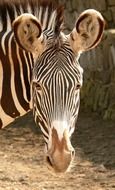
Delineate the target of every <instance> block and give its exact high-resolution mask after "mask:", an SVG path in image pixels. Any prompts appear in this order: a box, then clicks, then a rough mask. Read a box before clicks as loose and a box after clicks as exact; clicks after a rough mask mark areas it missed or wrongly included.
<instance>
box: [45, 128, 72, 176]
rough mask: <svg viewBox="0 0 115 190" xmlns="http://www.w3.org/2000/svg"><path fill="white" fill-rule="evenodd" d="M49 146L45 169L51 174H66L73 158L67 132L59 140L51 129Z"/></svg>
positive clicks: (55, 132)
mask: <svg viewBox="0 0 115 190" xmlns="http://www.w3.org/2000/svg"><path fill="white" fill-rule="evenodd" d="M50 140H51V141H50V145H49V147H48V150H47V154H46V162H47V167H48V169H49V170H51V171H52V172H53V173H65V172H68V171H69V169H70V167H71V163H72V161H73V159H74V156H75V150H74V148H73V147H72V145H71V142H70V138H69V135H68V134H67V131H66V130H65V131H64V134H63V138H62V139H61V140H60V139H59V137H58V133H57V131H56V130H55V128H53V129H52V134H51V139H50Z"/></svg>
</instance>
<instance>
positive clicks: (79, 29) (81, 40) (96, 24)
mask: <svg viewBox="0 0 115 190" xmlns="http://www.w3.org/2000/svg"><path fill="white" fill-rule="evenodd" d="M104 26H105V22H104V19H103V17H102V15H101V14H100V13H99V12H98V11H96V10H94V9H88V10H86V11H84V12H83V13H82V14H81V15H80V16H79V17H78V20H77V22H76V25H75V28H74V29H73V31H72V33H71V34H70V42H71V46H72V47H73V50H74V51H75V52H78V51H81V52H83V51H87V50H89V49H92V48H94V47H95V46H97V45H98V43H99V42H100V40H101V37H102V34H103V30H104Z"/></svg>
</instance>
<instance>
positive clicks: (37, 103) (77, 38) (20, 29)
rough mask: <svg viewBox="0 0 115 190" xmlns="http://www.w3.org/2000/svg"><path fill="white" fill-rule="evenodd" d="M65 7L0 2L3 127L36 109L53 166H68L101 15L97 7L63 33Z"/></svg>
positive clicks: (0, 115) (58, 168)
mask: <svg viewBox="0 0 115 190" xmlns="http://www.w3.org/2000/svg"><path fill="white" fill-rule="evenodd" d="M63 26H64V7H63V6H62V5H56V6H55V5H54V3H52V2H49V1H48V0H46V1H39V0H33V1H32V0H25V1H24V2H23V1H21V0H18V1H16V0H13V1H2V2H1V3H0V128H3V127H5V126H7V125H8V124H9V123H11V122H13V121H14V120H15V119H16V118H17V117H20V116H22V115H24V114H25V113H27V112H28V111H30V110H31V109H32V110H33V117H34V120H35V122H36V124H37V126H39V127H40V128H41V131H42V133H43V137H44V142H45V152H46V153H45V155H46V161H47V165H48V168H49V169H50V170H52V171H53V172H66V171H68V170H69V168H70V165H71V163H72V160H73V159H74V155H75V150H74V148H73V146H72V144H71V136H72V134H73V132H74V130H75V122H76V120H77V117H78V111H79V105H80V89H81V87H82V83H83V69H82V68H81V66H80V64H79V62H78V60H79V57H80V54H81V53H83V52H85V51H88V50H90V49H92V48H94V47H96V46H97V45H98V43H99V42H100V40H101V37H102V34H103V30H104V19H103V17H102V15H101V14H100V13H99V12H98V11H96V10H93V9H88V10H85V11H84V12H83V13H81V14H80V16H79V17H78V18H77V21H76V23H75V27H74V28H73V30H72V31H71V32H70V33H69V34H67V35H66V34H64V31H63V28H64V27H63Z"/></svg>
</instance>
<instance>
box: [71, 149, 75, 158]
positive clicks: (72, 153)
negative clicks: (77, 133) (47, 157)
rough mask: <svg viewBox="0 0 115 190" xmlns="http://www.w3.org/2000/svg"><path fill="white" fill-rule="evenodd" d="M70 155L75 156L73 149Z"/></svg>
mask: <svg viewBox="0 0 115 190" xmlns="http://www.w3.org/2000/svg"><path fill="white" fill-rule="evenodd" d="M71 156H72V157H73V158H74V157H75V150H72V151H71Z"/></svg>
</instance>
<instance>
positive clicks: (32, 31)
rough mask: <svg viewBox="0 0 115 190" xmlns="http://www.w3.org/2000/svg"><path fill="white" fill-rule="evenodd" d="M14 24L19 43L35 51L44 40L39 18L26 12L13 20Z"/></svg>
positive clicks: (25, 48)
mask: <svg viewBox="0 0 115 190" xmlns="http://www.w3.org/2000/svg"><path fill="white" fill-rule="evenodd" d="M12 26H13V31H14V36H15V39H16V41H17V43H18V45H19V46H20V47H21V48H23V49H24V50H26V51H29V52H31V53H35V51H36V48H38V46H40V45H41V41H43V39H42V38H43V35H41V34H42V29H41V25H40V23H39V22H38V20H37V18H36V17H35V16H33V15H32V14H28V13H24V14H22V15H21V16H18V17H17V18H16V19H15V20H14V21H13V24H12Z"/></svg>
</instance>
